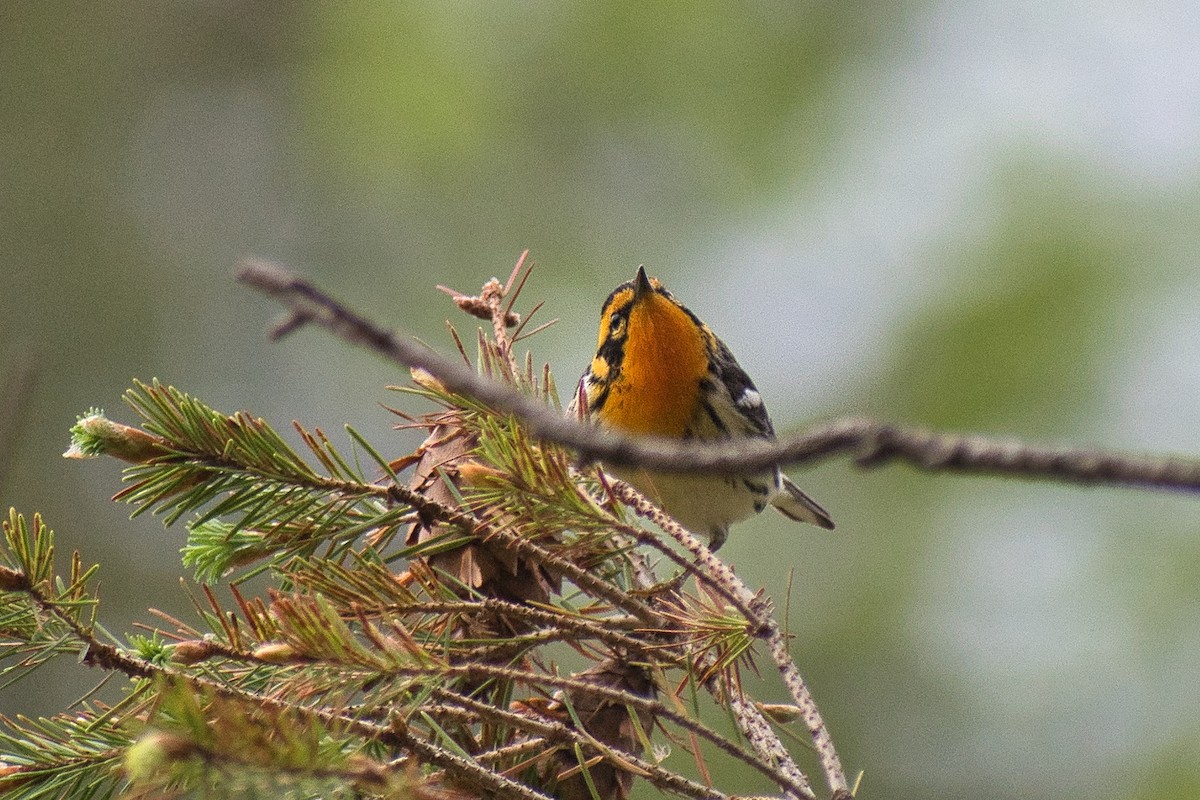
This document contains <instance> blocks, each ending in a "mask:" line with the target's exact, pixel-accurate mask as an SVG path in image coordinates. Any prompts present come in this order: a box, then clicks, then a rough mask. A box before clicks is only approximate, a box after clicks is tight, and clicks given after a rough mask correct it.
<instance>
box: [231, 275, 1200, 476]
mask: <svg viewBox="0 0 1200 800" xmlns="http://www.w3.org/2000/svg"><path fill="white" fill-rule="evenodd" d="M238 279H239V280H240V281H242V282H243V283H246V284H248V285H250V286H252V287H254V288H255V289H258V290H259V291H262V292H264V293H266V294H268V295H270V296H271V297H274V298H275V299H277V300H279V301H280V302H281V303H283V304H284V305H285V306H287V307H288V309H289V311H290V315H289V317H288V318H287V320H285V322H284V323H283V325H282V326H278V327H276V329H275V334H276V335H277V336H281V335H284V334H285V333H288V332H291V331H292V330H295V329H296V328H298V327H301V326H303V325H304V324H307V323H310V322H311V323H315V324H318V325H321V326H322V327H324V328H327V329H328V330H330V331H332V332H333V333H335V334H337V335H338V336H340V337H342V338H343V339H345V340H346V341H348V342H350V343H352V344H357V345H360V346H363V347H366V348H368V349H370V350H373V351H375V352H376V353H378V354H379V355H382V356H384V357H385V358H387V359H389V360H391V361H394V362H395V363H397V364H401V365H403V366H406V367H415V368H419V369H423V370H425V371H427V372H429V373H430V374H431V375H433V376H434V377H436V378H437V379H438V380H439V381H441V382H442V383H443V384H444V385H445V386H446V387H448V388H449V389H451V390H452V391H455V392H459V393H461V394H464V395H469V396H471V397H474V398H476V399H477V400H480V401H482V402H484V403H487V404H488V405H490V406H491V407H493V408H495V409H497V410H498V411H501V412H505V413H511V414H515V415H517V416H519V417H520V418H521V419H522V420H523V421H524V422H525V424H526V425H527V426H528V428H529V429H530V430H531V432H532V433H533V434H534V435H535V436H537V437H538V438H541V439H545V440H549V441H553V442H557V443H559V444H562V445H564V446H566V447H569V448H571V449H572V450H575V451H576V452H578V453H579V454H580V456H581V457H582V458H583V459H585V460H590V459H598V460H603V461H605V462H606V463H608V464H620V465H624V466H643V467H649V468H652V469H656V470H662V471H673V472H708V473H741V472H753V471H755V470H761V469H764V468H768V467H770V466H772V465H775V464H784V465H800V464H810V463H814V462H816V461H820V460H822V459H826V458H830V457H832V456H835V455H839V454H843V453H848V454H850V455H852V456H853V457H854V458H855V460H856V463H858V464H859V465H860V466H862V467H872V466H878V465H881V464H884V463H886V462H888V461H892V460H898V461H905V462H908V463H910V464H914V465H916V466H918V467H921V468H922V469H927V470H936V471H943V470H947V471H958V472H977V473H993V474H1003V475H1012V476H1018V477H1024V478H1034V479H1039V478H1041V479H1052V480H1061V481H1068V482H1073V483H1088V484H1107V485H1116V486H1130V487H1143V488H1152V489H1187V490H1200V459H1194V458H1180V457H1176V456H1152V455H1136V454H1130V453H1119V452H1113V451H1108V450H1103V449H1099V448H1080V447H1053V446H1035V445H1029V444H1025V443H1023V442H1019V441H1015V440H1006V439H998V438H989V437H984V436H971V435H961V434H951V433H938V432H935V431H931V430H928V429H924V428H915V427H895V426H891V425H886V424H883V423H879V422H875V421H872V420H869V419H863V418H859V417H847V418H843V419H837V420H833V421H831V422H827V423H825V424H822V425H818V426H816V427H813V428H810V429H809V430H806V431H801V432H799V433H797V434H795V435H793V436H789V437H786V438H784V439H780V440H778V441H775V442H770V441H766V440H755V441H739V442H737V443H736V444H734V443H721V444H706V443H702V442H697V441H689V442H686V443H681V442H678V441H674V440H670V439H660V438H657V437H633V436H627V435H623V434H620V433H616V432H613V431H607V430H598V429H596V428H593V427H588V426H586V425H582V424H580V423H579V422H578V421H576V420H574V419H569V418H567V417H565V416H562V415H560V414H558V413H556V412H554V411H553V410H552V409H550V408H548V407H547V406H545V405H543V404H541V403H539V402H538V401H537V400H535V399H534V398H532V397H530V396H528V395H526V394H522V393H520V392H518V391H516V390H515V389H513V388H512V387H510V386H507V385H505V384H503V383H501V382H499V381H495V380H491V379H489V378H486V377H484V376H481V375H479V374H477V373H476V372H475V371H474V370H472V369H470V368H469V367H467V366H466V365H464V364H461V363H459V362H456V361H451V360H450V359H447V358H444V357H442V356H440V355H438V354H437V353H435V352H433V351H432V350H430V349H428V348H427V347H425V346H424V345H422V344H420V343H418V342H416V341H414V340H412V339H409V338H407V337H402V336H398V335H397V334H395V333H393V332H392V331H389V330H387V329H385V328H382V327H380V326H379V325H377V324H375V323H374V322H372V321H370V320H368V319H366V318H364V317H362V316H360V315H359V314H357V313H355V312H354V311H352V310H350V309H348V308H347V307H345V306H344V305H342V304H341V303H339V302H338V301H336V300H334V299H332V298H330V297H329V296H328V295H326V294H325V293H323V292H322V291H320V290H319V289H317V288H316V287H315V286H313V285H312V284H311V283H309V282H308V281H306V280H304V279H302V278H300V277H299V276H297V275H295V274H294V273H292V272H291V271H289V270H287V269H285V268H284V267H281V266H279V265H277V264H272V263H270V262H267V261H261V260H257V259H247V260H244V261H243V262H242V263H241V265H240V266H239V268H238Z"/></svg>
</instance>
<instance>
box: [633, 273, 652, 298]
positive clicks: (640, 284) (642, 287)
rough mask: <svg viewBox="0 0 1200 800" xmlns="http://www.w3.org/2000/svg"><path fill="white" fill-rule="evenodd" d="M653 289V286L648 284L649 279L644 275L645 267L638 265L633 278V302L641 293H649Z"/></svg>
mask: <svg viewBox="0 0 1200 800" xmlns="http://www.w3.org/2000/svg"><path fill="white" fill-rule="evenodd" d="M652 291H654V287H653V286H651V285H650V279H649V278H648V277H646V268H645V267H644V266H641V267H638V271H637V277H636V278H634V279H633V299H634V302H636V301H637V300H638V298H640V297H642V296H643V295H647V294H650V293H651V292H652Z"/></svg>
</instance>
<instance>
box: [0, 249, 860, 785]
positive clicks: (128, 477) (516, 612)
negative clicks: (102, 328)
mask: <svg viewBox="0 0 1200 800" xmlns="http://www.w3.org/2000/svg"><path fill="white" fill-rule="evenodd" d="M517 277H518V274H517V271H514V276H513V278H511V279H510V281H509V283H508V285H507V286H504V287H502V286H501V285H500V284H499V283H498V282H492V283H491V284H489V285H488V286H485V288H484V292H483V294H482V295H481V296H480V297H478V298H467V297H465V296H462V295H456V300H457V301H458V303H459V305H460V307H462V308H464V309H465V310H467V311H469V312H471V313H475V314H477V315H479V316H482V317H484V318H487V319H490V320H491V321H492V322H493V329H494V330H493V331H492V335H491V336H486V337H485V336H484V335H483V334H482V333H481V334H480V337H479V340H478V348H477V355H476V357H475V359H474V363H475V364H476V367H477V369H478V370H479V372H480V373H481V374H484V375H488V376H490V377H492V378H493V379H495V380H499V381H503V382H505V383H507V384H509V385H510V386H512V387H515V388H516V389H518V390H519V391H521V392H524V393H526V394H528V395H529V396H532V397H535V398H537V399H539V400H540V401H541V402H544V403H548V404H556V403H557V399H556V392H555V389H554V386H553V381H552V379H551V378H550V375H549V372H548V370H541V371H535V370H534V368H533V366H532V359H531V358H526V360H525V361H524V362H523V363H519V362H518V361H517V360H516V359H515V358H514V357H513V353H512V342H513V341H515V340H516V339H517V338H519V334H520V329H519V328H518V329H517V333H516V334H515V335H514V336H513V337H512V338H511V339H510V337H509V335H508V333H507V331H506V327H508V326H509V325H513V324H516V323H517V318H516V315H515V314H513V313H512V311H511V307H512V301H513V300H514V299H515V295H516V292H515V291H512V287H513V286H514V281H515V280H516V279H517ZM502 299H507V304H502V303H501V300H502ZM526 321H527V320H526ZM520 324H522V325H523V324H524V323H523V322H522V323H520ZM455 339H456V342H457V343H458V347H459V350H460V352H462V353H463V357H464V358H466V355H465V349H464V348H463V347H462V344H461V341H459V340H458V338H457V335H456V336H455ZM467 360H468V362H470V361H471V359H467ZM404 391H406V392H409V393H414V394H417V395H419V396H422V397H424V398H427V399H430V400H433V401H434V402H435V403H436V404H437V405H438V406H439V408H438V410H437V411H435V412H432V413H429V414H426V415H424V416H421V417H418V418H412V417H408V416H407V415H405V414H403V413H402V412H399V411H397V412H396V413H397V414H400V415H401V416H402V417H404V420H403V423H402V424H403V425H405V426H417V427H420V428H422V429H425V430H426V431H427V432H428V438H427V439H426V441H425V443H424V444H422V446H421V447H420V448H418V450H417V451H416V452H414V453H412V454H408V455H405V456H401V457H398V458H390V457H386V456H384V455H382V454H383V453H385V452H386V451H387V449H388V448H387V447H386V446H382V447H381V446H378V445H377V444H371V443H368V442H366V441H365V439H364V438H363V437H362V436H360V435H358V434H357V433H355V432H353V431H351V436H352V438H353V439H354V440H355V442H356V445H357V446H359V447H360V448H361V450H362V452H363V453H365V454H366V455H367V457H368V458H369V460H370V461H371V462H372V463H373V467H372V469H371V470H370V471H371V473H372V474H369V475H368V474H366V471H364V470H363V469H361V468H359V467H356V466H352V464H357V463H358V462H357V459H355V458H348V457H347V456H346V455H344V454H343V453H340V452H339V451H338V450H337V449H336V448H335V447H334V446H333V445H332V444H331V443H330V441H329V439H328V438H327V437H326V436H325V435H324V434H323V433H322V432H321V431H319V430H307V429H305V428H303V427H301V426H299V425H296V426H295V431H294V432H295V434H296V435H297V437H298V438H299V441H300V443H301V447H299V448H297V447H293V446H292V445H291V444H289V443H288V441H287V440H285V439H284V438H283V436H281V435H280V434H279V433H278V432H277V431H276V430H275V429H274V428H272V426H271V425H269V424H268V423H267V422H265V421H264V420H262V419H258V418H256V417H253V416H252V415H250V414H248V413H245V412H239V413H237V414H233V415H228V414H225V413H222V412H219V411H217V410H215V409H213V408H211V407H209V406H208V405H206V404H205V403H203V402H202V401H200V400H198V399H197V398H195V397H192V396H190V395H188V394H186V393H185V392H182V391H179V390H177V389H175V388H173V387H171V386H167V385H163V384H161V383H159V382H158V381H153V382H151V383H148V384H146V383H141V382H137V383H135V384H134V385H133V387H132V388H131V389H130V390H129V391H128V392H127V393H126V396H125V402H126V404H127V405H128V406H129V408H130V409H132V411H133V412H134V413H135V414H136V415H137V416H138V417H139V418H140V427H130V426H125V425H122V424H120V423H116V422H113V421H111V420H108V419H107V418H106V417H105V416H104V415H103V414H102V413H101V412H99V411H96V410H91V411H89V412H88V414H86V415H84V416H83V417H81V418H80V421H79V423H78V424H77V425H76V426H75V428H73V429H72V439H73V440H72V447H71V450H69V451H68V455H71V456H76V457H84V456H93V455H100V454H109V455H114V456H116V457H118V458H122V459H124V460H127V461H131V462H133V463H132V464H131V466H129V467H128V468H127V469H126V471H125V475H124V481H125V483H126V485H125V487H124V488H123V489H121V491H119V492H118V493H117V495H116V498H115V499H117V500H120V501H122V502H125V503H128V504H130V505H131V506H132V507H133V513H134V514H141V513H147V512H149V513H153V514H158V515H161V516H162V518H163V520H164V522H165V523H166V524H167V525H168V526H175V525H178V524H182V525H183V527H184V529H185V530H186V531H187V541H186V544H185V545H184V546H183V548H182V563H183V565H184V566H186V567H187V568H188V569H189V570H191V571H192V572H193V574H194V578H195V581H196V588H195V590H194V593H193V600H194V606H195V615H194V619H192V620H191V621H184V620H178V619H174V618H169V617H166V616H163V615H160V619H159V621H158V624H157V625H155V626H153V627H154V630H153V633H152V634H151V635H149V636H134V637H130V638H129V640H128V641H120V640H118V639H117V638H115V637H113V636H110V635H109V634H108V633H107V632H105V631H104V630H103V628H101V627H100V626H99V625H98V624H97V622H96V620H97V612H98V603H97V599H96V596H95V594H94V590H93V589H92V588H91V587H93V585H94V582H95V577H96V571H97V567H85V566H84V564H85V563H86V562H85V561H84V560H83V559H82V557H81V556H80V555H78V554H73V555H72V556H71V557H70V558H69V559H68V564H67V566H66V568H65V570H64V569H62V567H61V565H59V564H58V563H57V561H58V560H57V559H56V557H55V552H54V540H53V534H52V532H51V531H50V530H49V528H47V527H46V524H45V523H44V521H43V520H42V519H41V518H40V517H39V516H38V515H34V516H33V518H32V520H27V519H26V518H25V517H24V516H23V515H21V514H19V513H17V512H16V511H15V510H14V511H11V512H10V514H9V518H8V521H7V522H6V523H5V524H4V535H5V541H4V547H3V551H2V558H3V567H2V568H0V636H2V637H3V638H2V641H3V645H4V646H3V650H2V651H0V656H3V658H4V662H3V680H4V681H6V682H11V681H14V680H17V679H19V678H20V677H21V676H22V675H23V674H25V673H27V672H28V671H29V670H32V669H36V668H37V667H38V666H39V665H41V664H43V663H45V662H46V661H47V660H49V659H51V658H54V657H56V656H59V655H68V654H70V655H75V656H77V657H79V658H80V659H81V660H82V661H83V663H84V664H86V665H88V666H90V667H93V668H96V669H98V670H100V671H102V672H103V673H104V674H105V675H106V677H109V678H113V677H115V678H123V679H124V681H125V682H126V685H125V690H124V696H123V699H122V700H121V701H120V702H118V703H116V704H114V705H106V704H104V703H102V702H100V701H98V700H93V701H91V702H90V703H84V704H81V705H80V706H78V707H76V708H73V709H69V710H67V711H64V712H63V713H62V714H59V715H57V716H55V717H52V718H50V719H38V720H31V719H25V718H17V719H5V720H0V722H2V725H3V732H2V733H0V758H2V761H3V764H2V766H0V793H2V794H3V796H4V797H12V798H30V799H32V798H65V797H97V798H103V797H110V796H116V795H120V796H123V797H135V798H142V797H145V798H149V797H214V796H216V797H247V798H248V797H289V798H308V797H311V798H317V797H347V798H348V797H379V798H471V797H489V798H490V797H508V798H522V799H523V800H533V798H546V797H560V798H592V799H594V800H604V799H606V798H623V797H627V796H628V794H629V792H630V790H631V787H632V786H633V784H634V782H635V781H638V782H642V783H644V784H645V785H647V786H651V787H654V788H655V789H656V790H657V791H658V792H660V793H662V794H668V795H673V796H683V797H697V798H723V797H726V796H728V795H729V794H730V793H736V794H745V793H746V791H747V789H746V786H745V783H744V782H745V781H747V780H751V781H754V783H753V785H754V786H756V787H758V788H759V790H761V791H769V792H772V793H774V794H776V795H779V796H784V797H815V795H814V793H813V792H812V790H811V789H810V788H809V785H808V782H807V780H806V779H805V777H804V775H803V773H802V772H800V770H799V769H798V768H797V767H796V765H795V763H794V762H793V761H792V757H791V755H789V753H788V751H787V750H786V749H785V748H784V746H783V745H782V743H781V740H780V739H779V737H778V735H777V734H776V730H775V727H774V723H771V722H770V721H769V720H770V719H779V720H794V719H797V718H798V717H800V716H803V714H802V709H798V708H797V706H774V707H771V708H770V710H771V712H772V713H771V715H770V717H768V716H765V715H764V714H763V713H762V710H761V709H760V708H759V707H758V706H757V705H755V703H754V702H753V700H752V698H750V697H749V696H748V695H747V694H746V693H745V687H744V685H743V683H742V681H741V679H740V671H741V670H742V669H743V668H745V667H746V666H748V665H750V663H751V657H752V655H753V653H754V647H755V644H756V642H758V641H760V640H764V639H765V640H766V641H768V642H770V643H771V650H772V655H771V657H772V659H775V660H776V661H777V663H778V653H777V652H776V651H777V650H778V648H777V647H776V645H777V644H778V643H779V642H781V641H782V635H781V634H778V626H775V625H774V623H773V622H771V623H770V625H768V623H767V620H769V613H767V612H769V605H768V604H766V603H765V601H763V599H762V598H760V597H756V596H755V595H753V594H751V593H750V592H749V591H748V590H746V589H745V587H744V586H742V585H741V584H740V582H737V581H736V578H734V577H733V576H732V572H731V571H728V568H725V571H724V572H722V571H721V570H720V569H716V568H714V567H713V566H712V564H713V562H715V559H713V558H712V556H711V554H707V552H706V551H704V549H703V548H702V547H700V546H699V545H698V544H696V543H695V542H694V540H690V538H688V537H687V534H686V532H683V531H681V530H680V529H678V526H675V525H674V523H673V522H671V521H670V520H669V519H667V518H665V517H662V516H661V514H659V516H654V514H653V513H650V512H648V511H647V509H645V508H641V507H639V505H638V503H636V502H632V501H631V500H630V497H631V495H630V494H629V491H630V490H629V489H628V487H624V486H622V485H619V484H616V483H615V482H612V481H611V480H610V479H608V478H606V477H605V476H604V475H603V474H602V473H601V472H600V471H599V470H598V469H597V468H596V467H595V466H587V465H579V464H576V463H574V462H573V459H572V456H571V454H570V453H569V452H568V451H567V450H565V449H563V448H562V447H559V446H556V445H553V444H547V443H540V442H538V441H536V440H534V439H533V438H531V437H530V436H529V435H528V433H527V432H526V429H525V427H524V426H523V424H522V422H521V421H520V419H518V418H515V417H513V416H510V415H506V414H501V413H497V412H496V411H494V410H492V409H491V408H489V407H488V406H486V405H484V404H482V403H479V402H477V401H475V400H473V399H472V398H470V397H464V396H460V395H457V394H455V393H453V392H450V391H448V390H446V389H445V388H444V387H443V386H442V385H441V384H440V383H439V382H438V380H437V379H436V378H435V377H433V376H431V375H428V374H425V373H419V372H418V373H414V383H413V385H412V386H411V387H407V388H406V389H404ZM410 471H411V475H410V476H409V477H404V476H405V475H408V474H409V472H410ZM647 505H648V504H647ZM634 512H636V513H634ZM647 514H649V516H651V517H653V519H654V520H655V522H656V523H657V525H658V527H659V528H661V529H662V530H665V531H667V532H668V533H671V534H672V535H675V536H676V538H677V539H679V540H680V541H681V542H682V543H683V544H684V545H685V547H686V548H689V549H693V550H694V552H692V554H691V555H690V556H689V555H686V554H681V551H680V550H679V548H678V547H677V546H668V545H667V544H664V543H663V541H662V533H661V531H656V530H655V528H654V527H652V526H646V524H645V523H644V522H642V521H640V520H641V518H642V517H643V516H646V515H647ZM681 537H683V538H681ZM639 544H642V545H648V546H649V547H648V548H645V547H643V548H639V547H637V546H636V545H639ZM647 552H650V553H656V554H657V555H658V557H659V558H662V559H665V560H666V561H667V563H668V564H669V565H670V566H671V567H672V569H673V572H672V573H671V574H670V575H666V576H663V577H659V576H658V575H657V574H656V570H655V566H656V565H655V564H652V563H650V562H649V560H648V557H647V555H646V553H647ZM686 552H687V551H686V550H685V551H684V553H686ZM706 559H708V560H711V561H708V560H706ZM716 563H719V562H716ZM255 575H266V576H268V577H269V579H270V585H271V588H269V589H267V590H266V591H265V592H263V593H257V594H256V593H251V592H249V590H248V589H247V584H246V583H245V581H246V579H247V578H249V577H252V576H255ZM222 583H224V584H226V587H227V588H226V589H221V588H220V587H219V586H218V584H222ZM226 591H227V592H228V594H229V596H230V598H231V600H229V601H222V600H221V599H220V596H221V594H222V593H223V592H226ZM764 614H766V616H764ZM772 626H773V627H772ZM764 631H766V633H764ZM771 631H773V632H774V633H771ZM771 636H775V637H776V638H774V639H772V638H770V637H771ZM783 649H784V655H783V656H782V657H783V658H784V659H785V660H786V659H787V656H786V648H783ZM788 663H790V661H789V662H788ZM780 669H781V674H782V675H783V676H784V683H785V685H787V686H788V687H789V688H790V689H792V688H794V686H793V683H791V682H789V673H788V672H786V670H784V669H783V667H782V666H781V667H780ZM792 669H793V670H794V667H793V668H792ZM795 677H796V679H797V680H798V673H797V674H796V676H795ZM702 695H708V696H709V698H710V700H709V701H702V700H701V697H702ZM793 696H796V695H795V693H793ZM797 702H798V703H799V699H798V700H797ZM714 703H715V705H716V706H718V707H719V708H723V709H724V710H723V711H722V710H715V709H714V708H713V706H714ZM726 714H728V715H729V716H730V717H732V719H733V721H734V724H735V728H736V729H737V732H735V733H732V734H731V733H730V732H729V729H728V726H726V725H725V724H724V722H723V717H724V716H725V715H726ZM710 716H711V717H713V719H712V720H706V719H705V718H706V717H710ZM781 724H786V723H781ZM714 725H715V726H717V727H713V726H714ZM811 730H812V726H811V725H810V732H811ZM721 731H724V732H721ZM819 750H820V744H819V742H818V751H819ZM735 764H740V765H741V767H742V769H741V770H740V771H736V772H734V773H732V774H734V775H736V776H738V777H737V778H734V779H730V778H727V777H725V776H726V775H727V774H731V773H729V770H730V769H731V767H732V765H735ZM747 775H751V776H754V777H750V778H748V777H746V776H747ZM739 783H741V784H742V785H739ZM834 788H835V790H836V786H835V787H834ZM835 793H836V791H835Z"/></svg>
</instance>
